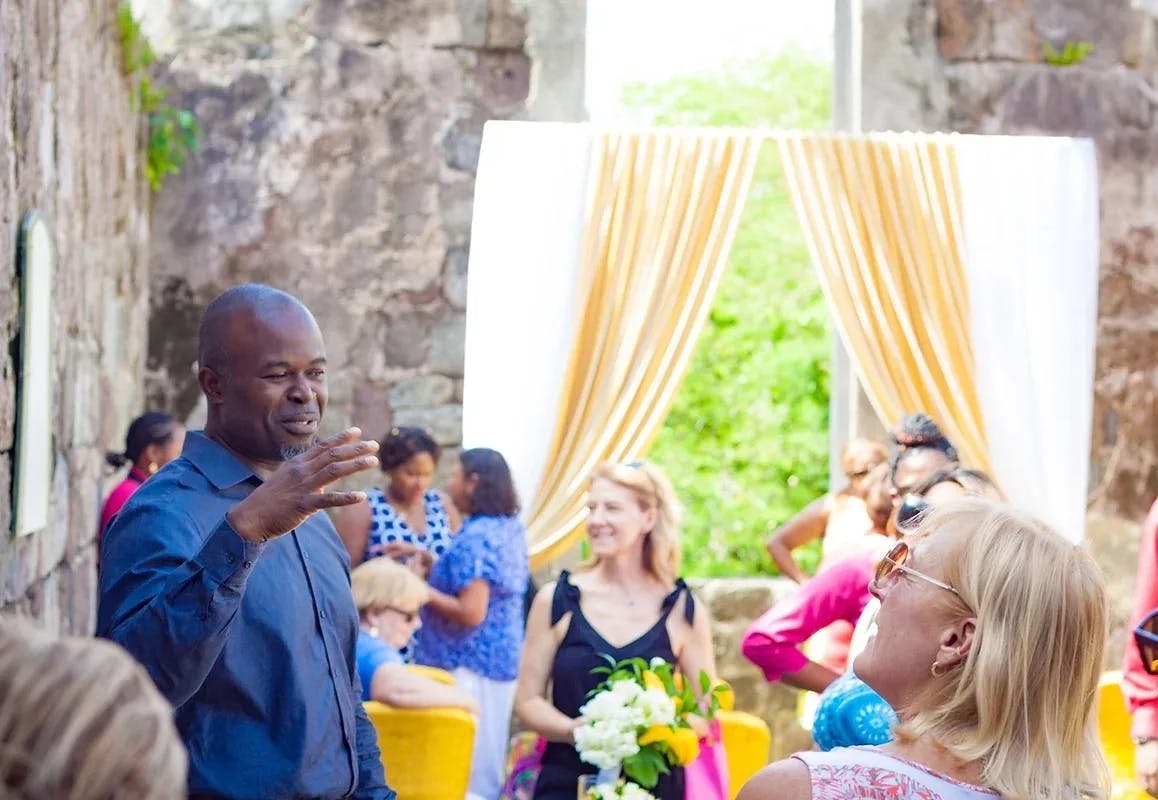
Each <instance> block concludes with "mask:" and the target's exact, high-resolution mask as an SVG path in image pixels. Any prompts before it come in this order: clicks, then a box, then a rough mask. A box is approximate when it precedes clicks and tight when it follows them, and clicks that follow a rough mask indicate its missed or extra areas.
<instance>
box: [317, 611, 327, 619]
mask: <svg viewBox="0 0 1158 800" xmlns="http://www.w3.org/2000/svg"><path fill="white" fill-rule="evenodd" d="M325 618H326V612H325V611H319V612H318V619H325Z"/></svg>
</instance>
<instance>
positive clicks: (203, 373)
mask: <svg viewBox="0 0 1158 800" xmlns="http://www.w3.org/2000/svg"><path fill="white" fill-rule="evenodd" d="M197 382H198V383H199V384H201V391H202V393H204V395H205V399H206V400H207V401H208V403H209V405H211V406H214V405H220V404H221V402H222V396H223V394H224V389H225V381H224V380H223V379H222V377H221V376H220V375H218V374H217V373H216V372H214V371H213V370H212V369H211V368H209V367H201V368H200V369H199V370H197Z"/></svg>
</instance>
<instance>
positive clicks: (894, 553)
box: [873, 542, 961, 597]
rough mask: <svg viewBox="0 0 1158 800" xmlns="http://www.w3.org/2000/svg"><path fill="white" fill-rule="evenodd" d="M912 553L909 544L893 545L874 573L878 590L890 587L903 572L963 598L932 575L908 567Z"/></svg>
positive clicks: (898, 543) (874, 580)
mask: <svg viewBox="0 0 1158 800" xmlns="http://www.w3.org/2000/svg"><path fill="white" fill-rule="evenodd" d="M912 552H913V551H912V548H910V547H909V543H908V542H897V543H896V544H895V545H893V549H892V550H890V551H889V552H887V553H885V557H884V558H882V559H881V560H880V561H879V562H878V563H877V569H876V572H874V573H873V584H874V585H876V586H877V587H878V588H879V587H883V586H888V585H889V584H891V583H892V582H893V581H894V580H895V579H896V577H897V576H898V575H899V574H900V573H902V572H903V573H905V574H906V575H912V576H913V577H914V578H920V579H921V580H923V581H925V582H927V583H931V584H933V585H934V586H937V587H939V588H941V589H945V590H947V591H950V592H952V593H953V594H955V595H957V596H958V597H960V596H961V593H960V592H958V591H957V590H956V589H954V588H953V587H952V586H950V585H949V584H947V583H945V582H944V581H941V580H937V579H936V578H934V577H932V576H930V575H926V574H925V573H923V572H918V571H917V570H915V569H913V568H912V567H909V566H906V564H905V562H907V561H908V560H909V556H910V555H912Z"/></svg>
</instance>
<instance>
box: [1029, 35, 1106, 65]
mask: <svg viewBox="0 0 1158 800" xmlns="http://www.w3.org/2000/svg"><path fill="white" fill-rule="evenodd" d="M1093 49H1094V45H1093V43H1091V42H1077V41H1068V42H1066V43H1065V44H1063V45H1062V48H1061V50H1057V49H1055V48H1054V46H1053V45H1052V44H1050V43H1049V42H1042V43H1041V52H1042V57H1043V58H1045V63H1047V64H1049V65H1050V66H1054V67H1069V66H1073V65H1074V64H1080V63H1082V62H1083V61H1085V60H1086V56H1088V55H1089V54H1090V52H1091V51H1092V50H1093Z"/></svg>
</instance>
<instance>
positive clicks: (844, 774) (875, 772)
mask: <svg viewBox="0 0 1158 800" xmlns="http://www.w3.org/2000/svg"><path fill="white" fill-rule="evenodd" d="M793 758H796V759H799V760H800V761H803V762H804V765H805V766H806V767H808V779H809V784H810V786H811V788H812V800H847V798H851V797H855V798H858V800H994V798H1000V795H999V794H997V792H994V791H990V790H989V789H982V788H981V787H980V786H971V785H969V784H967V783H962V782H961V781H958V780H955V779H953V778H950V777H949V776H948V775H942V774H940V773H938V772H933V771H932V770H930V769H927V768H925V767H922V766H920V765H918V764H914V763H913V762H911V761H905V760H904V759H900V758H897V757H896V756H892V755H889V754H887V753H883V752H881V751H880V750H878V749H876V748H875V747H837V748H835V749H833V750H829V751H828V752H827V753H819V752H815V751H809V752H803V753H797V754H795V755H794V756H793Z"/></svg>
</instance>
